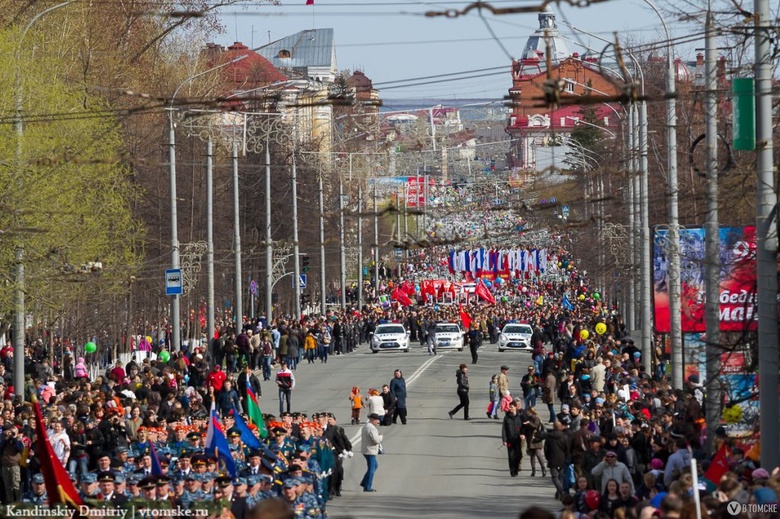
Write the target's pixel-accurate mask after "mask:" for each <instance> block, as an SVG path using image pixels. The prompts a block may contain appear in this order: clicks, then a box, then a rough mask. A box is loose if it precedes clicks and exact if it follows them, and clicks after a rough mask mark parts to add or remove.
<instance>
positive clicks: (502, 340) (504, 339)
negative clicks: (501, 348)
mask: <svg viewBox="0 0 780 519" xmlns="http://www.w3.org/2000/svg"><path fill="white" fill-rule="evenodd" d="M498 340H499V341H501V342H506V335H504V334H503V333H502V334H501V335H499V336H498Z"/></svg>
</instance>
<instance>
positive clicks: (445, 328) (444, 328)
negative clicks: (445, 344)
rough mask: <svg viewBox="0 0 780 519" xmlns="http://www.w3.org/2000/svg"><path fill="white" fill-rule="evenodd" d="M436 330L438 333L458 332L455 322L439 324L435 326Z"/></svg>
mask: <svg viewBox="0 0 780 519" xmlns="http://www.w3.org/2000/svg"><path fill="white" fill-rule="evenodd" d="M436 331H437V332H438V333H458V332H459V331H460V330H458V325H457V324H440V325H438V326H436Z"/></svg>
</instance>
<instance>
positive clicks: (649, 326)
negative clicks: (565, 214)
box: [639, 101, 653, 375]
mask: <svg viewBox="0 0 780 519" xmlns="http://www.w3.org/2000/svg"><path fill="white" fill-rule="evenodd" d="M639 169H640V179H641V182H640V187H639V197H640V205H641V218H640V225H641V226H642V227H641V230H640V233H639V236H640V239H641V240H642V246H641V248H640V250H641V251H642V252H641V256H640V258H639V268H640V269H641V273H640V280H641V284H642V290H641V297H642V348H641V349H642V365H643V366H644V368H645V373H647V374H649V375H652V373H653V314H652V308H651V305H652V299H653V297H652V287H651V286H650V271H651V269H652V265H653V264H652V261H653V258H652V255H651V253H650V207H649V206H650V186H649V179H650V173H649V171H648V167H647V102H646V101H641V102H640V103H639Z"/></svg>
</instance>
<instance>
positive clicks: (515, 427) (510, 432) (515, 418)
mask: <svg viewBox="0 0 780 519" xmlns="http://www.w3.org/2000/svg"><path fill="white" fill-rule="evenodd" d="M522 428H523V416H522V414H521V413H520V411H519V410H518V409H517V401H515V400H512V402H510V403H509V411H507V413H506V414H505V415H504V423H503V425H502V427H501V441H502V442H503V443H504V447H506V454H507V458H508V460H509V475H510V476H512V477H516V476H517V474H518V472H520V462H522V461H523V449H522V443H523V436H522V435H521V434H520V431H521V430H522Z"/></svg>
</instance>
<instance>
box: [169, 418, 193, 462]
mask: <svg viewBox="0 0 780 519" xmlns="http://www.w3.org/2000/svg"><path fill="white" fill-rule="evenodd" d="M189 446H190V445H189V442H188V441H187V428H186V427H185V426H184V425H177V426H176V429H174V432H173V441H172V442H170V444H169V445H168V448H169V449H170V450H171V455H172V456H175V457H177V458H181V457H182V455H183V451H184V450H185V449H187V448H188V447H189Z"/></svg>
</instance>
